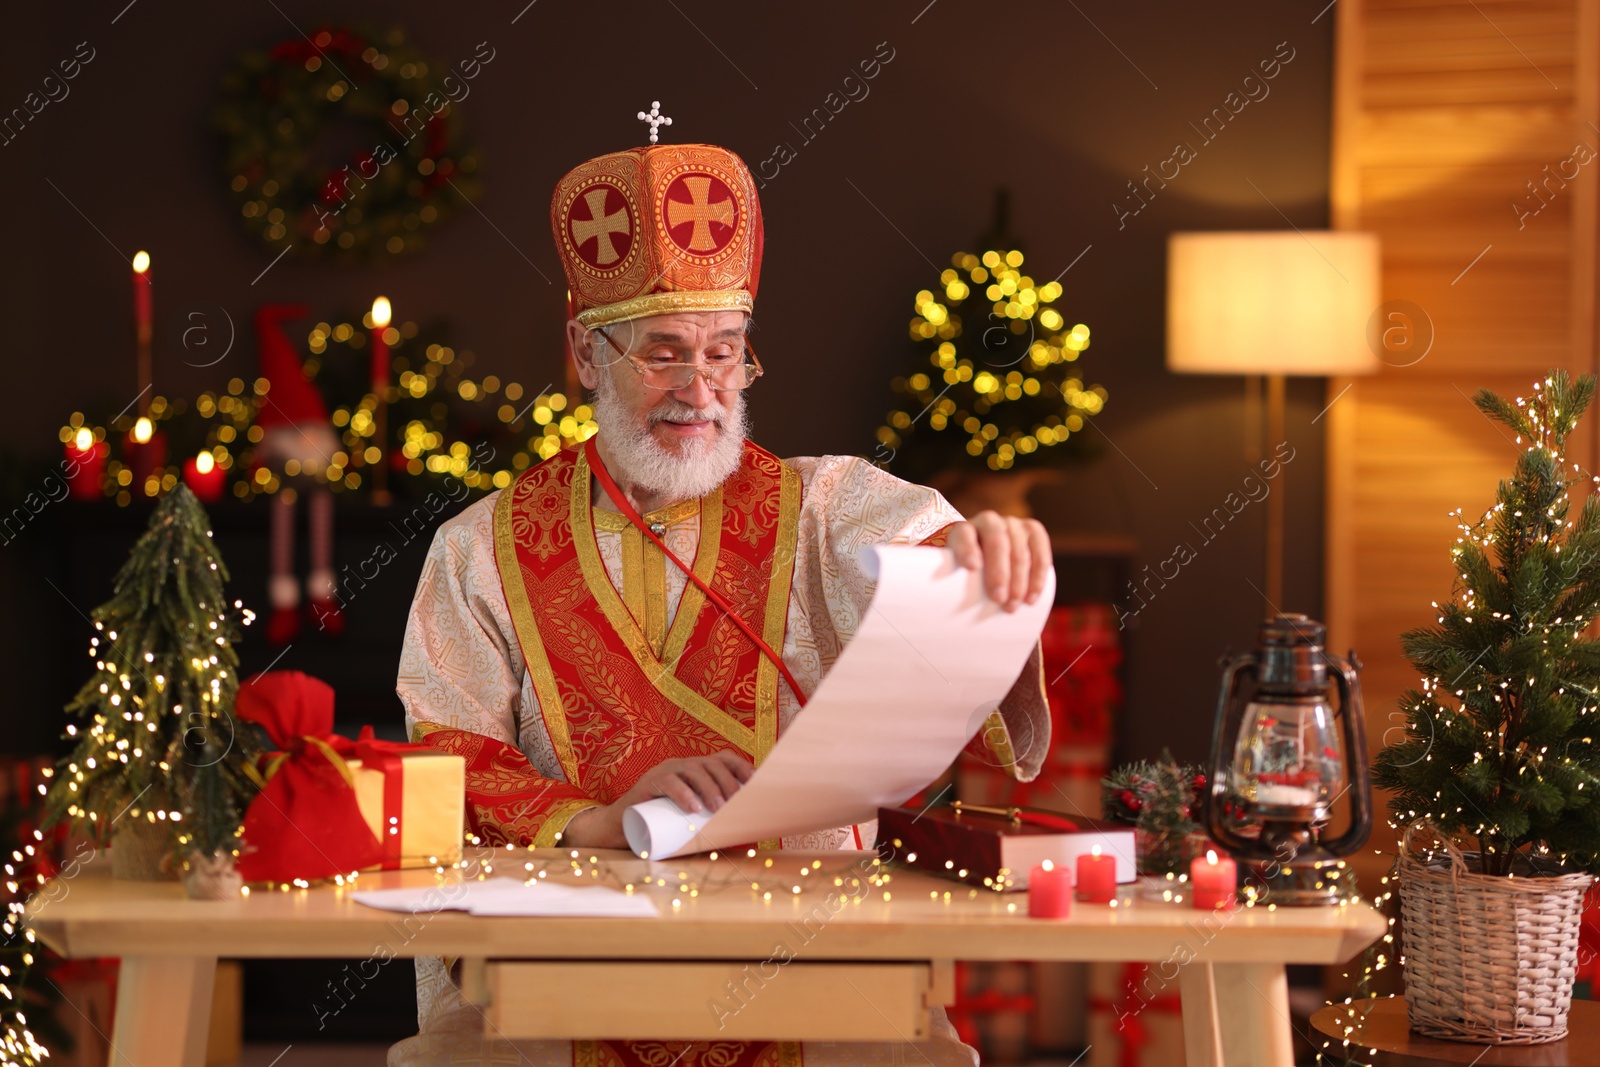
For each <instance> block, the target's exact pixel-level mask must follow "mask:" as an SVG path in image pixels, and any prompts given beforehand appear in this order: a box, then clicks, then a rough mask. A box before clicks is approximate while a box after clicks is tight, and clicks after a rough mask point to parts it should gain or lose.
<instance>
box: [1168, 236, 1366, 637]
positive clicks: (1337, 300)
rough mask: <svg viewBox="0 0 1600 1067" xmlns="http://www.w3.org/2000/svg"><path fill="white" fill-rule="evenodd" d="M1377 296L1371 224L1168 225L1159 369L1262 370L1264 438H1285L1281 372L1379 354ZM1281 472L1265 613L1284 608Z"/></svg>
mask: <svg viewBox="0 0 1600 1067" xmlns="http://www.w3.org/2000/svg"><path fill="white" fill-rule="evenodd" d="M1378 301H1379V285H1378V238H1377V235H1376V234H1370V233H1348V232H1342V231H1328V230H1315V231H1301V230H1287V231H1252V232H1243V233H1175V234H1172V235H1171V236H1170V237H1169V238H1168V242H1167V369H1168V370H1171V371H1174V372H1176V373H1179V374H1243V375H1264V376H1265V377H1266V384H1267V441H1268V443H1269V447H1272V446H1275V445H1276V444H1277V443H1278V442H1281V441H1284V440H1285V439H1286V430H1285V427H1284V379H1285V378H1286V377H1287V376H1288V375H1291V374H1292V375H1306V376H1318V377H1328V376H1332V375H1354V374H1370V373H1373V372H1374V371H1376V370H1377V369H1378V357H1377V355H1376V354H1375V353H1374V352H1373V350H1372V348H1371V347H1370V346H1369V345H1368V342H1367V323H1368V320H1369V319H1370V318H1371V317H1372V316H1373V315H1374V314H1375V313H1376V312H1377V309H1378ZM1336 399H1337V398H1336ZM1318 417H1319V418H1320V416H1318ZM1251 436H1252V439H1254V436H1255V427H1251ZM1286 476H1287V471H1283V472H1281V473H1280V474H1279V475H1278V479H1277V481H1278V484H1277V485H1275V486H1272V487H1271V491H1270V492H1269V493H1268V495H1267V558H1266V598H1267V614H1268V615H1269V616H1270V615H1271V614H1274V613H1276V612H1278V611H1281V610H1283V606H1282V605H1283V515H1284V509H1283V497H1284V485H1283V483H1284V481H1285V479H1286Z"/></svg>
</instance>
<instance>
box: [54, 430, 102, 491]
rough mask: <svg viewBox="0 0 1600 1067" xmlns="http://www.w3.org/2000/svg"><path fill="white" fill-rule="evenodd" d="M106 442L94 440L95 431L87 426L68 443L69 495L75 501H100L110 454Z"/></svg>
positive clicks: (67, 472)
mask: <svg viewBox="0 0 1600 1067" xmlns="http://www.w3.org/2000/svg"><path fill="white" fill-rule="evenodd" d="M110 451H111V450H110V449H109V448H108V447H106V443H105V442H104V441H96V440H95V439H94V431H92V430H90V429H89V428H88V427H87V426H85V427H83V428H82V429H80V430H79V431H78V432H77V433H76V434H74V435H73V438H72V440H70V441H68V442H67V461H66V465H65V470H66V475H67V494H68V495H69V496H71V497H72V499H74V500H98V499H99V498H100V494H101V484H102V482H103V480H104V478H105V471H106V456H107V455H108V454H109V453H110Z"/></svg>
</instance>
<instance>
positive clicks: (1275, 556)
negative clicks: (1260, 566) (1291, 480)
mask: <svg viewBox="0 0 1600 1067" xmlns="http://www.w3.org/2000/svg"><path fill="white" fill-rule="evenodd" d="M1284 384H1285V383H1284V376H1283V375H1281V374H1269V375H1267V441H1266V446H1267V449H1269V450H1272V451H1273V453H1274V454H1276V449H1277V447H1278V446H1279V445H1280V444H1282V443H1283V440H1284V429H1283V424H1284ZM1287 481H1288V472H1287V471H1286V470H1284V469H1283V468H1282V467H1281V466H1280V468H1279V470H1278V484H1277V485H1276V486H1272V487H1270V488H1269V491H1268V493H1267V576H1266V577H1267V592H1266V595H1267V610H1266V617H1267V618H1269V619H1270V618H1272V616H1273V615H1275V614H1277V613H1278V612H1279V611H1281V610H1283V609H1282V608H1281V607H1280V606H1279V605H1281V604H1282V603H1283V494H1284V484H1285V483H1286V482H1287Z"/></svg>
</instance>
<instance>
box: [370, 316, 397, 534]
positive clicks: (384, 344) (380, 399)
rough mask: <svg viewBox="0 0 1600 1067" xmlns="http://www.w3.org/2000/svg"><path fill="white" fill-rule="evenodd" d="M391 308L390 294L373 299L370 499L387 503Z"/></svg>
mask: <svg viewBox="0 0 1600 1067" xmlns="http://www.w3.org/2000/svg"><path fill="white" fill-rule="evenodd" d="M391 313H392V311H391V308H390V307H389V298H388V297H386V296H380V297H378V299H376V300H374V301H373V302H372V395H373V402H374V404H375V407H374V408H373V412H372V443H373V444H374V445H376V446H377V447H378V462H377V463H376V464H374V465H373V468H372V482H371V484H372V502H373V503H374V504H387V503H389V500H390V497H389V400H388V397H389V370H390V363H391V361H390V359H389V342H388V340H386V339H385V336H384V335H385V334H386V333H388V330H389V318H390V315H391Z"/></svg>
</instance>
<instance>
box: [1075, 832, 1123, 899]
mask: <svg viewBox="0 0 1600 1067" xmlns="http://www.w3.org/2000/svg"><path fill="white" fill-rule="evenodd" d="M1116 895H1117V861H1116V859H1115V858H1114V857H1112V856H1102V855H1101V854H1100V846H1099V845H1095V846H1094V849H1093V850H1092V851H1091V852H1089V853H1087V854H1085V855H1082V856H1079V857H1078V899H1079V900H1082V901H1085V902H1087V903H1090V904H1109V903H1110V902H1111V898H1113V897H1115V896H1116Z"/></svg>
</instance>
